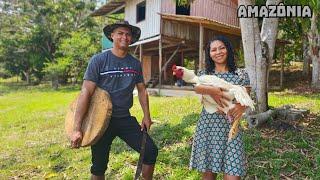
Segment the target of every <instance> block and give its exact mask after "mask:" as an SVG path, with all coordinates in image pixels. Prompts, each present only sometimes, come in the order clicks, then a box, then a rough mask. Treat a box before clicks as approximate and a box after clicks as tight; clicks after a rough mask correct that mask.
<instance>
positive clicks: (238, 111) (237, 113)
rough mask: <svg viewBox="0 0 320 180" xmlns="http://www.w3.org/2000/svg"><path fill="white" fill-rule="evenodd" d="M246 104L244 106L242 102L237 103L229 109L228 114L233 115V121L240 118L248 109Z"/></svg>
mask: <svg viewBox="0 0 320 180" xmlns="http://www.w3.org/2000/svg"><path fill="white" fill-rule="evenodd" d="M246 108H247V107H246V106H242V105H241V104H240V103H236V104H235V106H234V107H233V108H232V109H230V110H229V112H228V116H229V117H231V119H232V120H231V122H233V121H237V120H240V119H241V117H242V116H243V114H244V113H245V111H246Z"/></svg>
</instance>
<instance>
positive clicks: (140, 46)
mask: <svg viewBox="0 0 320 180" xmlns="http://www.w3.org/2000/svg"><path fill="white" fill-rule="evenodd" d="M142 50H143V49H142V44H140V45H139V60H140V62H141V63H142V58H143V51H142Z"/></svg>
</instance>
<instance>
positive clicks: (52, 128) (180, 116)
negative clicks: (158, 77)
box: [0, 82, 320, 180]
mask: <svg viewBox="0 0 320 180" xmlns="http://www.w3.org/2000/svg"><path fill="white" fill-rule="evenodd" d="M7 84H8V83H4V82H2V85H1V84H0V141H1V148H0V179H30V178H34V179H46V178H53V179H88V177H89V175H90V171H89V168H90V158H91V155H90V149H89V148H82V149H77V150H72V149H70V148H69V142H68V141H67V139H66V136H65V133H64V116H65V113H66V108H67V106H68V104H69V103H70V102H71V101H72V99H73V98H74V97H75V96H76V94H77V93H78V91H79V87H74V88H72V87H63V88H61V89H60V90H58V91H54V90H51V89H50V87H48V86H46V85H43V86H35V87H27V86H18V85H14V84H10V86H8V85H7ZM269 101H270V102H269V104H270V105H271V106H273V107H279V106H281V105H284V104H294V105H296V106H298V107H303V108H309V109H310V110H311V113H312V114H313V116H310V117H307V118H305V119H304V120H302V121H300V122H299V123H298V124H300V125H302V126H303V129H302V130H301V131H295V130H287V131H284V130H277V129H272V128H271V127H269V126H266V127H265V128H260V129H247V128H246V123H245V122H244V123H242V124H243V126H244V130H245V137H244V140H245V143H246V146H245V150H246V153H247V158H248V173H247V176H246V178H247V179H254V178H255V177H257V178H258V179H283V178H286V177H289V178H293V179H305V178H308V179H319V178H320V168H319V167H320V151H319V149H320V138H319V137H320V133H319V130H318V129H319V127H320V119H319V117H316V116H319V115H320V94H312V95H289V94H287V93H285V92H282V93H271V94H270V97H269ZM150 109H151V115H152V119H154V120H155V121H156V123H155V124H154V125H153V127H152V129H151V131H150V133H151V136H152V137H153V138H154V141H155V143H156V144H157V145H158V147H159V156H158V161H157V164H156V170H155V179H178V180H180V179H200V177H201V176H200V174H199V173H198V172H196V171H190V170H189V169H188V164H189V157H190V152H191V142H192V135H193V133H194V130H195V126H196V123H197V119H198V117H199V112H200V110H201V105H200V102H199V100H198V99H197V98H196V97H184V98H176V97H150ZM131 113H132V114H133V115H135V116H136V117H137V118H138V119H141V118H142V111H141V109H140V105H139V102H138V99H137V98H135V103H134V106H133V108H132V109H131ZM271 123H272V122H268V124H271ZM137 160H138V153H136V152H134V151H133V150H131V149H130V148H129V147H127V145H126V144H125V143H123V142H122V141H120V140H119V139H116V140H115V141H114V142H113V145H112V149H111V154H110V162H109V166H108V170H107V172H106V174H107V177H108V179H133V175H134V171H135V168H136V163H137ZM219 178H221V176H219Z"/></svg>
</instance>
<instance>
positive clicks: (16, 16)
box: [0, 0, 100, 81]
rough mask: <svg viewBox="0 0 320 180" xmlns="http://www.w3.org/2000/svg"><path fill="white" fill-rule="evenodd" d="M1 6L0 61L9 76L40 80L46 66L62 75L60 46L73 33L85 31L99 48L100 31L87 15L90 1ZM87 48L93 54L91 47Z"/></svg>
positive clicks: (19, 3) (25, 2)
mask: <svg viewBox="0 0 320 180" xmlns="http://www.w3.org/2000/svg"><path fill="white" fill-rule="evenodd" d="M4 6H6V8H3V13H2V14H1V16H0V20H1V23H2V24H1V29H0V63H2V64H4V68H5V69H6V70H8V71H9V72H10V74H11V75H22V74H23V75H24V76H26V75H27V76H30V77H35V79H36V80H37V81H41V79H42V78H43V75H44V73H47V72H48V70H49V69H51V70H54V72H52V73H50V74H51V75H53V74H57V73H58V74H61V72H62V71H64V70H63V69H64V68H62V66H63V65H65V61H64V60H59V58H63V57H62V56H61V54H62V53H61V51H63V50H60V51H59V49H60V46H61V44H62V42H64V39H69V38H71V37H72V36H74V35H73V33H74V32H78V33H82V34H86V33H87V34H88V35H87V36H89V37H90V41H92V42H91V43H93V42H94V43H93V44H94V45H92V46H96V47H99V41H97V39H99V38H100V30H99V29H98V25H97V23H96V22H95V20H94V19H93V18H92V17H90V16H88V13H89V12H90V11H91V10H92V9H93V7H94V6H95V4H94V3H92V2H90V3H89V2H84V1H81V0H70V1H63V0H58V1H34V0H27V1H14V2H11V3H7V4H4ZM95 49H97V48H95ZM89 50H90V52H88V53H92V51H91V50H92V48H90V49H89ZM86 57H87V56H84V57H83V58H86ZM68 58H70V57H68ZM58 61H63V62H58ZM45 65H46V66H47V68H46V69H44V66H45ZM49 65H50V66H51V67H50V66H49ZM66 70H68V69H66ZM64 78H66V77H64Z"/></svg>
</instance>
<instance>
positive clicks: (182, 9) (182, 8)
mask: <svg viewBox="0 0 320 180" xmlns="http://www.w3.org/2000/svg"><path fill="white" fill-rule="evenodd" d="M176 14H180V15H188V16H190V4H189V5H178V0H176Z"/></svg>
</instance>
